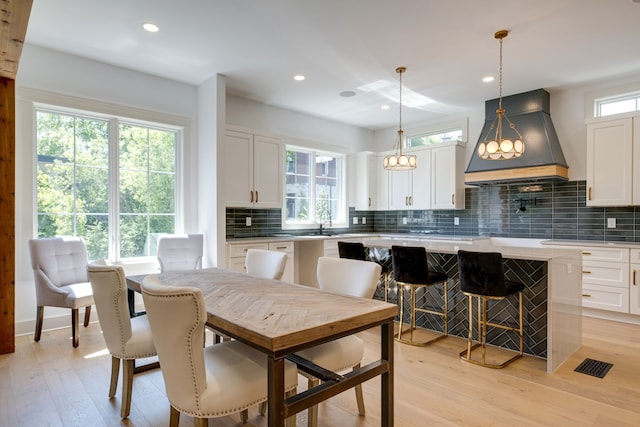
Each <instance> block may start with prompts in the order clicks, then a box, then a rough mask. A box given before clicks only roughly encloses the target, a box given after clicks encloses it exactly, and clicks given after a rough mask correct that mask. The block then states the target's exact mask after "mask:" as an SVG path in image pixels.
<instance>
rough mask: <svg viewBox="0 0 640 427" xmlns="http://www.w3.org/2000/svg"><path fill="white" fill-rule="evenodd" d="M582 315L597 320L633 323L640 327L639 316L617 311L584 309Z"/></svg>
mask: <svg viewBox="0 0 640 427" xmlns="http://www.w3.org/2000/svg"><path fill="white" fill-rule="evenodd" d="M582 315H583V316H586V317H595V318H597V319H604V320H612V321H614V322H622V323H631V324H632V325H640V316H639V315H637V314H629V313H618V312H617V311H607V310H598V309H596V308H588V307H582Z"/></svg>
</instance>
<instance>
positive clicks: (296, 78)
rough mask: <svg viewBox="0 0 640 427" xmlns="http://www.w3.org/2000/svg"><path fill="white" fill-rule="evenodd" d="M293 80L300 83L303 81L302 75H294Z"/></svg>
mask: <svg viewBox="0 0 640 427" xmlns="http://www.w3.org/2000/svg"><path fill="white" fill-rule="evenodd" d="M293 80H296V81H298V82H301V81H303V80H304V76H303V75H302V74H298V75H295V76H293Z"/></svg>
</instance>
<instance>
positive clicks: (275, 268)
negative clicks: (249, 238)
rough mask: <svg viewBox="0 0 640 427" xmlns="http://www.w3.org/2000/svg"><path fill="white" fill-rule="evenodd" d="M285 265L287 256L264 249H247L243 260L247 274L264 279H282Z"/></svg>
mask: <svg viewBox="0 0 640 427" xmlns="http://www.w3.org/2000/svg"><path fill="white" fill-rule="evenodd" d="M286 265H287V254H286V253H284V252H278V251H269V250H266V249H249V250H247V255H246V258H245V268H246V271H247V274H251V275H252V276H258V277H264V278H265V279H274V280H280V279H282V275H283V274H284V268H285V267H286Z"/></svg>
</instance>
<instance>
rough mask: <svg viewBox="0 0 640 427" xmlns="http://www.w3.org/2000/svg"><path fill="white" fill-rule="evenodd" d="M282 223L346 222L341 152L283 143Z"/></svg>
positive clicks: (299, 225) (290, 225)
mask: <svg viewBox="0 0 640 427" xmlns="http://www.w3.org/2000/svg"><path fill="white" fill-rule="evenodd" d="M285 171H286V172H285V193H286V196H285V201H284V203H285V206H284V209H283V217H284V218H283V225H284V226H288V227H287V228H310V226H313V227H315V226H316V225H317V224H318V223H330V224H331V225H332V226H336V225H341V226H347V219H346V218H347V214H346V200H345V191H344V178H343V177H344V156H342V155H338V154H334V153H326V152H316V151H312V150H305V149H300V148H294V147H287V156H286V164H285Z"/></svg>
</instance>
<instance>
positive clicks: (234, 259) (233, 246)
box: [227, 242, 269, 273]
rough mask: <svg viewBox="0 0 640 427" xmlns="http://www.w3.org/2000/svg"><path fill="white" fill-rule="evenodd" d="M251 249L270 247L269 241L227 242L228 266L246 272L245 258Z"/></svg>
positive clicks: (230, 268)
mask: <svg viewBox="0 0 640 427" xmlns="http://www.w3.org/2000/svg"><path fill="white" fill-rule="evenodd" d="M249 249H265V250H267V249H269V244H268V243H266V242H265V243H246V242H240V243H227V268H228V269H229V270H233V271H241V272H243V273H246V271H247V270H246V268H245V266H244V264H245V258H246V257H247V251H248V250H249Z"/></svg>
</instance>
